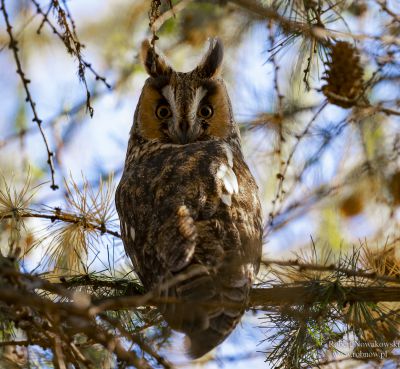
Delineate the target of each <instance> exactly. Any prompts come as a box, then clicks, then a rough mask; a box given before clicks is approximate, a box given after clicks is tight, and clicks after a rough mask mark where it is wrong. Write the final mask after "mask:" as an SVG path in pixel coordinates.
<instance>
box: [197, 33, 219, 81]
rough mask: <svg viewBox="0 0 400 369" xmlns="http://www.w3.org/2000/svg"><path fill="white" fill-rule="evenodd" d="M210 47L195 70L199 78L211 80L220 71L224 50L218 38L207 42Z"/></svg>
mask: <svg viewBox="0 0 400 369" xmlns="http://www.w3.org/2000/svg"><path fill="white" fill-rule="evenodd" d="M209 42H210V46H209V48H208V50H207V53H206V55H204V58H203V60H202V61H201V62H200V64H199V65H198V66H197V68H196V69H195V71H196V73H197V74H198V75H199V76H200V77H201V78H212V77H215V76H217V75H218V74H219V73H220V71H221V65H222V59H223V57H224V48H223V46H222V42H221V40H220V39H219V38H217V37H214V38H210V40H209Z"/></svg>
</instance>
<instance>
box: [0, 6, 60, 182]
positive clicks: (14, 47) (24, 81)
mask: <svg viewBox="0 0 400 369" xmlns="http://www.w3.org/2000/svg"><path fill="white" fill-rule="evenodd" d="M0 10H1V12H2V13H3V17H4V21H5V23H6V26H7V33H8V36H9V38H10V43H9V48H10V49H11V50H12V52H13V55H14V59H15V64H16V66H17V74H18V75H19V76H20V78H21V81H22V85H23V86H24V90H25V93H26V101H27V102H28V103H29V105H30V106H31V110H32V113H33V119H32V121H33V122H35V123H36V124H37V126H38V128H39V131H40V134H41V136H42V139H43V142H44V144H45V147H46V151H47V164H48V165H49V168H50V173H51V185H50V188H51V189H52V190H57V189H58V185H56V183H55V170H54V163H53V157H54V152H53V151H51V150H50V147H49V143H48V142H47V138H46V135H45V134H44V131H43V128H42V120H41V119H40V118H39V116H38V113H37V111H36V103H35V102H34V101H33V98H32V95H31V92H30V90H29V87H28V84H29V83H30V80H29V79H28V78H26V77H25V73H24V72H23V70H22V66H21V61H20V58H19V54H18V51H19V49H18V41H17V40H16V39H15V38H14V36H13V33H12V26H11V23H10V20H9V17H8V13H7V10H6V7H5V0H1V7H0Z"/></svg>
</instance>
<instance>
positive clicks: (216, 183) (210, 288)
mask: <svg viewBox="0 0 400 369" xmlns="http://www.w3.org/2000/svg"><path fill="white" fill-rule="evenodd" d="M116 204H117V210H118V213H119V215H120V219H121V229H122V237H123V240H124V244H125V248H126V251H127V253H128V254H129V255H130V257H131V259H132V261H133V264H134V266H135V268H136V270H137V272H138V274H139V277H140V278H141V280H142V282H143V284H144V285H145V287H146V288H148V289H151V288H154V287H155V286H157V285H159V284H160V283H161V282H162V281H164V280H166V279H168V278H170V277H171V276H173V275H176V274H177V273H180V272H182V273H185V272H187V271H189V270H193V268H197V267H199V266H200V267H202V268H203V271H204V272H202V273H200V275H198V276H197V277H193V278H189V279H188V280H185V281H182V282H180V283H179V285H177V286H174V288H173V289H170V290H168V291H167V292H168V295H169V296H171V295H173V296H176V297H178V298H179V299H181V300H183V301H184V302H185V303H187V304H189V305H190V306H188V305H185V304H166V306H164V309H163V311H164V316H165V317H166V320H167V321H168V322H169V323H170V324H171V326H172V327H173V328H175V329H179V330H182V331H184V332H185V333H187V334H188V337H189V338H190V341H191V345H190V352H191V355H192V356H196V357H198V356H201V355H203V354H204V353H205V352H207V351H209V350H210V349H211V348H213V347H215V346H216V345H217V344H218V343H220V342H221V341H222V340H223V339H224V338H225V337H226V336H227V335H228V334H229V333H230V331H231V330H232V329H233V327H234V326H235V325H236V324H237V322H238V321H239V319H240V317H241V315H242V313H243V311H244V306H245V303H246V301H247V298H248V291H249V289H250V286H251V282H252V279H253V277H254V274H255V273H257V270H258V265H259V258H260V252H261V212H260V204H259V201H258V196H257V187H256V184H255V182H254V180H253V177H252V176H251V174H250V172H249V170H248V168H247V166H246V164H245V163H244V161H243V158H242V156H241V153H240V152H239V151H238V152H235V150H234V149H231V148H230V147H228V145H226V144H223V143H216V142H198V143H196V144H190V145H186V146H178V145H175V146H171V147H170V146H166V147H164V148H162V149H160V150H154V151H152V152H148V153H147V155H142V156H141V157H140V158H138V159H137V160H136V162H135V163H134V165H131V166H130V167H128V168H126V169H125V173H124V175H123V177H122V179H121V182H120V185H119V187H118V189H117V196H116ZM210 299H214V300H215V299H217V300H219V301H220V303H221V305H224V304H225V303H226V304H225V305H226V306H215V304H214V305H213V304H211V306H209V307H208V308H207V309H204V307H201V306H200V305H198V304H197V303H198V302H204V301H206V300H210ZM196 304H197V305H196Z"/></svg>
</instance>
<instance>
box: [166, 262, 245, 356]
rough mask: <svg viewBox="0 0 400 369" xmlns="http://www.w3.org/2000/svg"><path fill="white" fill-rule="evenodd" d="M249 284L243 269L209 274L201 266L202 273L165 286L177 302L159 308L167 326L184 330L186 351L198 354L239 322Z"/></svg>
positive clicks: (214, 345)
mask: <svg viewBox="0 0 400 369" xmlns="http://www.w3.org/2000/svg"><path fill="white" fill-rule="evenodd" d="M191 267H199V266H198V265H192V266H191ZM203 268H204V267H203ZM250 287H251V281H250V280H249V279H248V278H245V276H244V275H243V269H241V270H240V272H239V270H238V271H237V272H236V273H232V270H223V269H221V270H219V271H218V273H217V274H211V273H209V272H208V271H207V269H206V268H204V273H201V274H200V275H196V276H195V277H193V278H190V279H188V280H185V281H184V282H182V283H180V284H178V285H177V286H175V288H173V289H170V290H168V295H169V296H170V297H173V298H175V299H177V300H178V301H179V302H178V303H172V304H171V303H169V304H164V305H163V306H162V307H161V311H162V313H163V316H164V318H165V319H166V321H167V322H168V324H169V325H170V326H171V328H173V329H175V330H178V331H181V332H183V333H185V334H186V347H187V350H188V354H189V355H190V356H191V357H192V358H198V357H200V356H203V355H204V354H206V353H207V352H208V351H210V350H212V349H213V348H215V347H216V346H217V345H219V344H220V343H221V342H222V341H224V340H225V339H226V338H227V337H228V335H229V334H230V333H231V332H232V330H233V329H234V328H235V327H236V325H237V324H238V323H239V321H240V319H241V317H242V315H243V313H244V310H245V307H246V304H247V302H248V296H249V291H250Z"/></svg>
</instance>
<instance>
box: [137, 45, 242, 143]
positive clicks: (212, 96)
mask: <svg viewBox="0 0 400 369" xmlns="http://www.w3.org/2000/svg"><path fill="white" fill-rule="evenodd" d="M222 58H223V47H222V43H221V41H220V40H219V39H217V38H214V39H211V40H210V46H209V49H208V51H207V52H206V54H205V56H204V58H203V60H202V61H201V62H200V63H199V65H198V66H197V67H196V68H195V69H193V70H192V71H191V72H188V73H181V72H176V71H174V70H173V68H172V67H171V66H170V65H169V64H168V63H167V62H166V61H165V59H164V58H163V57H162V56H161V55H159V54H158V53H157V52H156V51H155V49H154V48H153V47H152V46H151V45H150V43H149V42H148V41H144V42H143V44H142V60H143V64H144V66H145V69H146V71H147V73H148V74H149V78H148V79H147V80H146V83H145V85H144V87H143V91H142V94H141V97H140V100H139V103H138V106H137V109H136V113H135V126H134V132H135V134H136V135H138V136H139V137H140V138H142V139H144V140H159V141H160V142H166V143H175V144H188V143H191V142H195V141H204V140H212V139H227V138H228V137H229V136H230V135H232V134H235V132H236V130H235V128H234V122H233V118H232V111H231V105H230V101H229V97H228V94H227V92H226V88H225V85H224V82H223V80H222V79H221V78H220V75H219V73H220V69H221V63H222Z"/></svg>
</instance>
